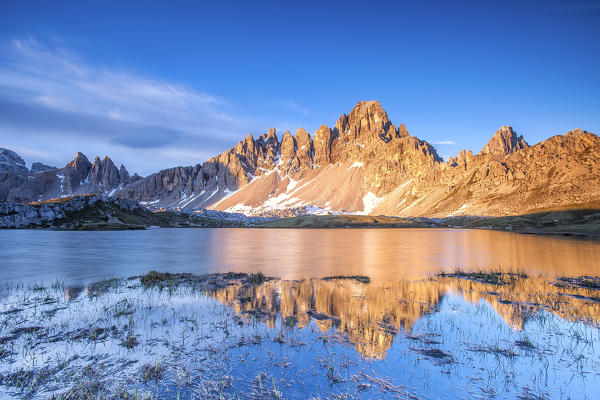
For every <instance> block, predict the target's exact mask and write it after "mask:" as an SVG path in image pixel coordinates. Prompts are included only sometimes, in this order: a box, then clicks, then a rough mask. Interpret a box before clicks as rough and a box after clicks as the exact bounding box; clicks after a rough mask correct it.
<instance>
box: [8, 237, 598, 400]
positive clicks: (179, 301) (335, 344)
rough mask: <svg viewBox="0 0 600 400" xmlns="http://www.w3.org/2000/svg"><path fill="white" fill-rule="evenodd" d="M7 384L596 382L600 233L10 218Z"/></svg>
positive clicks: (429, 394)
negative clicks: (77, 228) (118, 225)
mask: <svg viewBox="0 0 600 400" xmlns="http://www.w3.org/2000/svg"><path fill="white" fill-rule="evenodd" d="M0 265H1V267H0V282H1V288H0V298H1V301H0V321H1V323H0V398H22V399H84V398H90V399H95V398H103V399H104V398H108V399H113V398H114V399H122V398H126V399H163V398H166V399H363V398H364V399H388V398H389V399H595V398H598V397H600V278H598V277H599V276H600V241H597V240H596V241H594V240H582V239H570V238H561V237H550V236H540V235H523V234H515V233H508V232H500V231H490V230H467V229H416V228H415V229H234V228H231V229H149V230H141V231H110V232H103V231H89V232H73V231H52V230H0Z"/></svg>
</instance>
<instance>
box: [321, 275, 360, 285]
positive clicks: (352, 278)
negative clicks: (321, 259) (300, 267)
mask: <svg viewBox="0 0 600 400" xmlns="http://www.w3.org/2000/svg"><path fill="white" fill-rule="evenodd" d="M321 279H323V280H324V281H332V280H336V279H349V280H353V281H357V282H360V283H371V278H369V277H368V276H365V275H334V276H326V277H324V278H321Z"/></svg>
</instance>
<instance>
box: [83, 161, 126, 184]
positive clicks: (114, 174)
mask: <svg viewBox="0 0 600 400" xmlns="http://www.w3.org/2000/svg"><path fill="white" fill-rule="evenodd" d="M89 183H90V186H91V187H92V190H94V191H99V192H102V191H108V190H112V189H114V188H116V187H118V186H119V184H120V183H121V177H120V174H119V170H118V169H117V166H116V165H115V163H114V162H113V161H112V160H111V159H110V157H108V156H105V157H104V158H103V159H102V160H100V157H96V159H95V160H94V164H92V167H91V170H90V175H89Z"/></svg>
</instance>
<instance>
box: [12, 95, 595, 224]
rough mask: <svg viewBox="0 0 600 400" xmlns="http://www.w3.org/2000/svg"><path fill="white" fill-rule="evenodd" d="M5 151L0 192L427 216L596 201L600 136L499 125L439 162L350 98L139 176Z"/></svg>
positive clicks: (179, 205)
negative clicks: (547, 134)
mask: <svg viewBox="0 0 600 400" xmlns="http://www.w3.org/2000/svg"><path fill="white" fill-rule="evenodd" d="M15 155H16V154H15ZM7 159H8V157H7ZM10 160H12V161H10V165H16V166H17V167H13V169H12V170H11V171H9V172H6V171H5V172H1V170H0V174H3V173H4V174H8V175H6V178H5V179H4V181H3V180H0V182H2V183H0V200H2V199H5V200H6V199H8V200H10V201H13V202H28V201H33V200H38V199H40V200H41V199H47V198H49V197H50V196H53V197H57V196H61V195H62V196H64V195H67V194H79V193H96V194H106V195H112V196H117V197H123V198H129V199H134V200H137V201H139V202H140V203H141V204H143V205H145V206H147V207H149V208H152V209H158V208H167V209H175V210H177V209H181V210H188V211H191V210H198V209H203V208H210V209H214V210H219V211H227V212H241V213H244V214H247V215H258V216H270V215H274V216H293V215H302V214H315V213H316V214H318V213H343V214H370V215H390V216H427V217H436V218H437V217H447V216H459V215H477V216H502V215H521V214H526V213H532V212H537V211H544V210H550V209H561V208H563V209H564V208H582V207H592V206H598V205H600V138H598V136H596V135H594V134H592V133H589V132H586V131H582V130H579V129H576V130H573V131H570V132H568V133H567V134H565V135H557V136H553V137H551V138H549V139H547V140H545V141H543V142H541V143H538V144H536V145H533V146H530V145H529V144H528V143H527V142H526V141H525V139H524V137H523V136H522V135H520V136H519V135H517V133H516V132H515V131H514V130H513V129H512V128H511V127H510V126H503V127H501V128H500V129H499V130H498V131H497V132H496V133H495V134H494V135H493V136H492V138H491V139H490V140H489V142H488V143H487V144H486V145H485V146H484V148H483V149H481V151H479V152H478V153H477V154H475V155H474V154H473V152H472V151H466V150H463V151H461V152H460V153H459V154H458V155H457V156H456V157H451V158H450V159H449V160H448V161H447V162H444V160H442V159H441V158H440V157H439V156H438V154H437V152H436V150H435V148H434V147H433V146H432V145H430V144H429V143H427V142H426V141H423V140H420V139H418V138H417V137H414V136H412V135H411V134H410V133H409V132H408V130H407V128H406V126H404V124H400V125H398V126H396V125H394V124H393V123H392V122H391V121H390V120H389V118H388V116H387V113H386V112H385V111H384V110H383V108H382V107H381V104H379V103H378V102H376V101H361V102H359V103H358V104H356V106H355V107H354V108H353V109H352V110H351V111H350V112H349V113H348V114H347V115H346V114H343V115H342V116H341V117H340V118H339V119H338V120H337V122H336V123H335V126H334V127H333V128H331V127H328V126H325V125H322V126H320V127H319V128H318V129H317V130H316V131H315V132H314V135H313V136H312V137H311V135H310V134H309V133H308V132H307V131H306V130H304V129H303V128H299V129H298V130H297V131H296V133H295V134H294V135H292V134H291V133H290V132H285V133H284V134H283V135H282V136H281V141H280V140H279V137H278V136H277V134H276V132H275V129H269V130H268V131H267V132H266V133H264V134H262V135H260V136H259V137H257V138H256V139H255V138H254V137H253V136H252V135H248V136H247V137H245V138H244V139H243V140H241V141H240V142H239V143H238V144H237V145H236V146H234V147H233V148H231V149H229V150H227V151H225V152H223V153H222V154H220V155H217V156H215V157H213V158H210V159H209V160H207V161H206V162H204V163H203V164H196V165H193V166H187V167H182V166H179V167H175V168H169V169H165V170H162V171H160V172H157V173H155V174H152V175H150V176H147V177H145V178H141V177H139V176H137V175H134V176H133V177H129V174H128V173H127V170H126V169H125V168H124V167H123V166H121V168H119V169H118V168H117V167H116V166H115V165H114V164H113V162H112V161H111V160H110V158H108V157H105V158H104V159H102V160H100V159H99V158H96V159H95V161H94V163H90V162H89V160H88V159H87V158H86V157H85V156H84V155H83V154H81V153H78V154H77V156H76V157H75V159H74V160H73V161H72V162H71V163H69V164H67V165H66V166H65V167H64V168H62V169H61V170H58V171H43V172H37V173H29V174H27V173H25V172H21V171H15V170H14V169H15V168H16V169H19V167H18V166H19V165H23V167H24V162H23V163H22V164H21V163H20V162H19V161H18V156H17V158H15V157H14V156H11V157H10ZM15 160H16V161H15ZM21 161H22V160H21ZM25 169H26V168H25ZM0 178H1V176H0ZM36 196H37V197H36Z"/></svg>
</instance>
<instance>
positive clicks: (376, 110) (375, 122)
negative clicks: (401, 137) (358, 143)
mask: <svg viewBox="0 0 600 400" xmlns="http://www.w3.org/2000/svg"><path fill="white" fill-rule="evenodd" d="M390 126H392V125H391V122H390V120H389V119H388V116H387V113H386V112H385V110H384V109H383V107H381V104H380V103H379V102H377V101H360V102H358V103H357V104H356V106H354V108H353V109H352V111H350V113H349V114H348V115H346V114H343V115H342V116H341V117H340V118H339V119H338V121H337V122H336V124H335V131H336V134H337V135H339V136H341V137H347V138H348V139H351V140H355V139H358V138H359V137H360V136H364V135H368V136H374V135H378V136H380V137H382V138H383V137H387V139H386V141H389V140H391V139H392V138H393V137H395V136H396V130H395V128H394V129H393V131H394V132H391V131H390Z"/></svg>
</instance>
